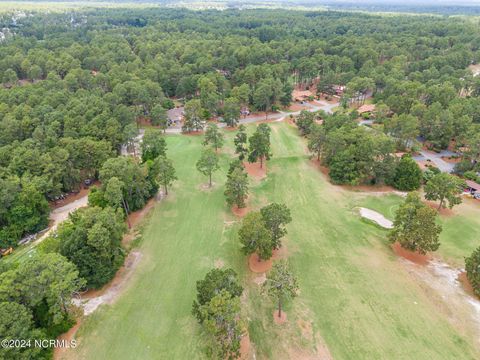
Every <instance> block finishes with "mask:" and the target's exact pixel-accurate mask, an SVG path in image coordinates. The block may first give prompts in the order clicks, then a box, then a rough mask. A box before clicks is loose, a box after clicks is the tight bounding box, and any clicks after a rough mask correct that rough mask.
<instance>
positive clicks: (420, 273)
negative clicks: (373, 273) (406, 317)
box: [401, 259, 480, 346]
mask: <svg viewBox="0 0 480 360" xmlns="http://www.w3.org/2000/svg"><path fill="white" fill-rule="evenodd" d="M401 263H402V265H403V266H404V267H405V269H406V270H407V271H408V273H409V274H410V275H411V276H412V277H413V278H414V279H415V280H416V281H417V282H418V283H419V284H420V285H421V287H422V289H423V290H424V291H425V293H426V295H427V296H428V298H429V299H431V301H432V302H433V304H434V306H436V307H437V309H438V311H440V312H441V313H443V314H444V315H445V316H446V318H447V319H448V320H449V321H450V323H451V324H452V325H453V326H454V327H455V328H456V329H457V330H458V331H459V332H460V333H463V334H464V333H466V332H467V333H469V334H474V337H475V341H476V343H477V346H480V301H479V300H478V298H475V297H472V296H471V295H469V294H468V292H467V291H465V289H464V287H463V286H462V283H461V282H460V281H459V277H461V276H462V273H463V269H455V268H452V267H450V265H448V264H446V263H444V262H441V261H439V260H436V259H434V260H432V261H430V263H429V264H427V265H426V266H416V265H415V264H412V263H411V262H409V261H406V260H404V259H401Z"/></svg>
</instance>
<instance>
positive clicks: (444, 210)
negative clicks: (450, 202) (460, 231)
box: [424, 201, 455, 217]
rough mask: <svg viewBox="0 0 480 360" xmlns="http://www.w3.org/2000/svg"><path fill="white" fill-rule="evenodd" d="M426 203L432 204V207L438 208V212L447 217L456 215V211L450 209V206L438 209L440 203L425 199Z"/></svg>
mask: <svg viewBox="0 0 480 360" xmlns="http://www.w3.org/2000/svg"><path fill="white" fill-rule="evenodd" d="M424 203H425V204H426V205H428V206H430V207H431V208H432V209H434V210H437V211H438V213H439V214H440V215H442V216H445V217H450V216H454V215H455V213H454V212H453V210H452V209H449V208H443V207H442V208H440V210H438V204H437V203H434V202H432V201H424Z"/></svg>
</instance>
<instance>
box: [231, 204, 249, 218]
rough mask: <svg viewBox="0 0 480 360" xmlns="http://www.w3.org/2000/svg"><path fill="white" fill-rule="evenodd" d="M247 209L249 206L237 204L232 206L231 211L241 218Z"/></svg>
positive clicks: (246, 212)
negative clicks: (240, 206) (241, 206)
mask: <svg viewBox="0 0 480 360" xmlns="http://www.w3.org/2000/svg"><path fill="white" fill-rule="evenodd" d="M249 211H250V208H249V207H248V206H245V207H243V208H239V207H238V206H237V205H233V206H232V213H234V214H235V216H237V217H239V218H242V217H244V216H245V215H247V214H248V212H249Z"/></svg>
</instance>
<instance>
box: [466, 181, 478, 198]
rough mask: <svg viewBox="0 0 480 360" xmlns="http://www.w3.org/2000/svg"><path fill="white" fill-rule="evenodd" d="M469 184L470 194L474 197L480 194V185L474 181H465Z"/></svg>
mask: <svg viewBox="0 0 480 360" xmlns="http://www.w3.org/2000/svg"><path fill="white" fill-rule="evenodd" d="M465 183H466V184H467V189H466V191H468V192H469V193H470V194H472V195H474V194H476V193H480V184H477V183H476V182H475V181H472V180H465Z"/></svg>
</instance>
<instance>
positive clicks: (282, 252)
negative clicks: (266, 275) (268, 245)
mask: <svg viewBox="0 0 480 360" xmlns="http://www.w3.org/2000/svg"><path fill="white" fill-rule="evenodd" d="M287 256H288V250H287V246H286V245H285V244H284V245H283V246H282V247H281V248H279V249H275V250H273V252H272V260H279V259H285V258H286V257H287Z"/></svg>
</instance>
